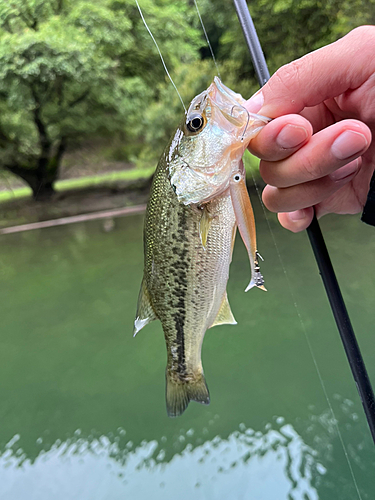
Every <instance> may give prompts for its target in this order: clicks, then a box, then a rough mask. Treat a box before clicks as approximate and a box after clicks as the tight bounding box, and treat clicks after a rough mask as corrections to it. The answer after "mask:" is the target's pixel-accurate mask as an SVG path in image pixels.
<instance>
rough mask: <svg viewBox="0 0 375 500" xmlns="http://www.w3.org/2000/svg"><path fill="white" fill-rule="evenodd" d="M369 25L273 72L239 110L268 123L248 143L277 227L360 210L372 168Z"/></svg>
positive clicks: (372, 43)
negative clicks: (247, 111) (267, 119)
mask: <svg viewBox="0 0 375 500" xmlns="http://www.w3.org/2000/svg"><path fill="white" fill-rule="evenodd" d="M374 51H375V26H361V27H360V28H356V29H355V30H353V31H351V32H350V33H349V34H348V35H346V36H345V37H344V38H342V39H340V40H338V41H337V42H335V43H333V44H331V45H327V46H326V47H323V48H321V49H319V50H317V51H315V52H312V53H310V54H307V55H306V56H304V57H302V58H301V59H298V60H296V61H293V62H292V63H290V64H287V65H285V66H283V67H282V68H280V69H279V70H278V71H277V72H276V73H275V74H274V75H273V76H272V77H271V78H270V80H269V81H268V82H267V83H266V84H265V85H264V87H263V88H262V89H261V91H259V92H258V93H257V94H255V95H254V96H253V97H252V98H251V99H250V100H249V101H247V104H246V107H247V109H248V110H249V111H251V112H253V113H259V114H262V115H265V116H268V117H270V118H274V120H272V121H271V122H270V123H269V124H268V125H266V126H265V127H264V129H263V130H262V131H261V132H260V133H259V134H258V136H257V137H256V138H254V139H253V140H252V141H251V143H250V146H249V149H250V151H251V152H252V153H253V154H255V155H256V156H258V157H259V158H261V162H260V174H261V176H262V177H263V179H264V181H265V182H266V183H267V186H266V187H265V189H264V191H263V201H264V204H265V205H266V207H267V208H268V209H269V210H271V211H273V212H278V217H279V221H280V223H281V225H282V226H284V227H285V228H287V229H290V230H291V231H293V232H298V231H302V230H303V229H306V228H307V227H308V226H309V224H310V222H311V220H312V218H313V214H314V210H313V208H312V207H315V212H316V215H317V217H318V218H319V217H321V216H322V215H325V214H327V213H337V214H347V213H350V214H353V213H358V212H360V211H361V210H362V209H363V206H364V204H365V202H366V197H367V193H368V190H369V185H370V180H371V176H372V173H373V171H374V169H375V141H372V133H373V134H375V58H374Z"/></svg>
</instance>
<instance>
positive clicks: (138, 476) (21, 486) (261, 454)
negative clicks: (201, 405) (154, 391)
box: [0, 419, 326, 500]
mask: <svg viewBox="0 0 375 500" xmlns="http://www.w3.org/2000/svg"><path fill="white" fill-rule="evenodd" d="M282 421H283V419H281V420H279V422H282ZM193 433H194V431H193V430H192V429H190V430H188V431H187V432H186V435H185V436H183V435H181V436H183V437H184V438H185V439H186V440H187V441H188V440H189V439H190V438H191V436H192V434H193ZM125 436H126V433H125V431H124V430H123V429H118V431H117V433H116V435H115V436H112V437H111V438H109V437H108V436H100V437H99V438H93V437H92V436H91V437H88V438H84V437H82V436H81V435H80V431H76V432H75V434H74V436H72V437H71V438H70V439H68V440H67V441H65V442H61V441H60V440H58V441H56V443H55V444H54V445H53V446H52V447H51V448H50V449H49V450H48V451H43V450H42V451H41V452H40V454H39V456H38V457H37V458H36V459H35V460H34V461H33V462H32V461H30V460H28V459H27V457H26V456H25V454H24V452H23V451H22V449H21V448H19V447H17V442H18V441H19V439H20V436H19V435H16V436H14V437H13V438H12V440H11V441H10V442H9V443H8V444H7V445H6V447H5V450H4V451H3V453H2V455H1V457H0V474H1V489H2V492H3V496H2V498H4V499H6V500H16V499H17V500H18V499H21V498H22V499H24V498H27V499H28V500H34V499H35V500H44V499H45V500H47V499H48V500H50V499H51V498H54V499H57V500H58V499H64V500H65V499H71V498H79V499H90V500H103V499H105V498H111V500H117V499H124V498H129V499H133V498H134V499H136V498H137V499H143V498H152V499H153V500H158V499H159V498H160V499H163V500H165V499H169V498H174V497H175V496H176V494H177V496H178V498H179V499H181V500H184V499H189V500H190V499H191V498H194V499H197V500H199V499H208V498H212V499H215V500H220V499H223V500H224V499H225V500H227V499H229V498H231V499H232V498H238V499H240V498H241V499H242V498H246V499H254V500H255V499H262V498H264V499H267V500H272V499H275V500H276V499H290V500H299V499H300V500H306V499H309V500H317V499H318V494H317V491H316V489H315V488H314V487H313V481H315V480H316V478H317V476H319V475H324V474H325V472H326V471H325V468H324V467H323V465H322V464H320V463H319V462H318V461H317V458H316V452H315V451H314V450H312V449H311V448H310V447H308V446H307V445H306V444H305V443H304V441H303V440H302V438H301V437H300V436H299V435H298V434H297V432H296V431H295V430H294V428H293V427H292V426H291V425H290V424H284V425H277V428H272V427H271V425H270V424H268V425H267V426H266V430H265V432H260V431H257V432H255V431H254V430H253V429H250V428H246V427H245V426H244V424H241V425H240V430H239V431H236V432H233V433H232V434H230V435H229V437H228V438H226V439H222V438H220V437H219V436H216V437H215V438H214V439H212V440H211V441H206V442H205V443H203V444H202V445H199V446H197V447H195V448H194V447H193V445H192V444H191V443H189V444H187V446H186V448H185V449H184V450H183V451H182V452H181V453H179V454H176V455H174V456H173V458H172V459H171V460H170V461H169V462H165V461H164V460H165V456H166V439H165V438H164V439H163V438H162V439H161V440H160V442H159V443H158V442H157V441H156V440H153V441H149V442H147V441H143V442H142V443H141V444H140V445H139V446H137V447H135V448H133V445H132V443H131V442H130V441H126V439H125ZM39 444H42V443H41V438H39Z"/></svg>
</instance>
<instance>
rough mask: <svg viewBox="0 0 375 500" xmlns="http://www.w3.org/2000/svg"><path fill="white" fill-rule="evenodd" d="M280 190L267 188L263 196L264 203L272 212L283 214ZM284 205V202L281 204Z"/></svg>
mask: <svg viewBox="0 0 375 500" xmlns="http://www.w3.org/2000/svg"><path fill="white" fill-rule="evenodd" d="M279 191H280V190H279V189H277V188H271V189H270V188H269V186H268V187H267V186H266V187H265V189H264V191H263V195H262V199H263V203H264V204H265V206H266V207H267V208H268V210H270V211H271V212H282V210H280V192H279ZM281 205H282V202H281Z"/></svg>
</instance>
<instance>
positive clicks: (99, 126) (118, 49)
mask: <svg viewBox="0 0 375 500" xmlns="http://www.w3.org/2000/svg"><path fill="white" fill-rule="evenodd" d="M143 3H144V5H145V11H146V12H147V17H148V22H149V24H150V27H151V29H152V30H153V32H154V33H155V34H159V35H160V36H159V37H158V42H159V44H160V48H161V50H162V52H163V53H164V54H165V59H166V60H167V61H168V64H169V66H170V68H173V67H174V66H175V65H177V64H183V63H189V62H191V61H192V60H194V59H195V58H197V48H198V47H199V43H200V39H199V35H198V32H197V31H196V30H195V29H194V28H193V27H191V26H190V24H189V16H188V15H186V12H185V11H186V8H185V7H184V6H182V8H179V5H180V4H179V2H177V1H176V2H174V3H173V2H168V3H166V2H164V1H163V0H160V1H159V2H151V1H145V2H143ZM154 68H155V71H154V70H153V69H154ZM164 80H165V74H164V70H162V68H160V59H159V55H158V53H157V51H156V49H155V47H154V46H153V44H152V41H151V39H150V37H149V35H148V33H147V31H146V30H145V28H144V25H143V23H142V21H141V19H140V16H139V13H138V10H137V8H136V5H135V3H134V2H133V1H130V0H97V1H88V0H78V1H73V0H71V1H69V0H67V1H53V0H14V1H12V3H11V4H10V5H9V2H8V0H0V111H1V116H0V146H1V148H0V163H1V164H2V166H3V167H5V168H7V169H9V170H11V171H13V172H15V173H17V174H19V175H21V174H22V171H23V173H24V174H25V175H21V176H22V177H23V178H24V179H25V180H26V181H27V182H28V183H29V184H30V185H31V187H32V188H33V190H34V191H38V192H40V191H41V189H43V185H42V184H46V183H47V184H49V185H51V183H52V182H53V181H54V179H55V178H56V176H57V168H58V164H59V162H60V161H61V156H62V153H63V150H64V149H65V147H66V144H67V142H68V141H77V140H79V139H80V138H82V137H84V136H88V135H90V136H92V135H95V134H102V135H103V134H107V135H109V134H114V133H116V132H117V131H127V130H130V131H132V130H133V129H134V127H136V126H138V123H139V117H140V116H141V115H142V113H143V110H144V109H145V107H147V106H148V105H149V103H150V102H152V100H154V99H155V98H156V97H157V93H156V88H155V86H157V84H158V82H162V81H164ZM133 135H134V134H133V132H132V136H133ZM35 179H36V181H35V182H34V180H35ZM31 182H32V183H33V184H31Z"/></svg>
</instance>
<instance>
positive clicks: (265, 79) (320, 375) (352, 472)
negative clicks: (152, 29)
mask: <svg viewBox="0 0 375 500" xmlns="http://www.w3.org/2000/svg"><path fill="white" fill-rule="evenodd" d="M194 4H195V6H196V9H197V12H198V15H199V19H200V21H201V25H202V29H203V32H204V34H205V37H206V40H207V43H208V45H209V47H210V48H211V44H210V42H209V39H208V35H207V32H206V30H205V28H204V24H203V21H202V18H201V16H200V14H199V10H198V6H197V3H196V0H194ZM258 43H259V41H258ZM259 48H260V44H259ZM260 50H261V48H260ZM211 55H212V58H213V61H214V63H215V66H216V68H217V64H216V60H215V56H214V54H213V52H212V51H211ZM258 64H259V66H261V69H262V72H264V71H265V73H264V74H263V79H264V83H265V82H266V81H267V80H268V78H269V74H268V71H267V70H266V69H265V68H264V67H262V65H261V64H260V62H259V61H258ZM219 76H220V75H219ZM243 162H244V165H245V158H244V157H243ZM251 175H252V178H253V182H254V186H255V189H256V192H257V195H258V198H259V201H260V203H261V206H262V210H263V214H264V217H265V219H266V222H267V225H268V229H269V231H270V234H271V237H272V240H273V244H274V246H275V249H276V253H277V255H278V259H279V261H280V265H281V268H282V270H283V273H284V275H285V279H286V281H287V285H288V289H289V293H290V295H291V298H292V302H293V305H294V308H295V311H296V314H297V317H298V320H299V322H300V325H301V329H302V331H303V333H304V336H305V339H306V343H307V346H308V349H309V352H310V355H311V357H312V360H313V363H314V366H315V370H316V373H317V375H318V379H319V382H320V385H321V388H322V391H323V394H324V397H325V399H326V402H327V405H328V408H329V411H330V413H331V416H332V419H333V423H334V427H335V429H336V432H337V435H338V437H339V440H340V443H341V446H342V449H343V452H344V456H345V459H346V462H347V464H348V468H349V471H350V475H351V477H352V480H353V484H354V487H355V489H356V492H357V495H358V498H359V500H362V496H361V493H360V491H359V487H358V484H357V481H356V478H355V475H354V470H353V467H352V464H351V461H350V458H349V454H348V451H347V449H346V446H345V443H344V439H343V437H342V434H341V431H340V429H339V426H338V420H337V418H336V415H335V412H334V410H333V406H332V404H331V401H330V399H329V396H328V392H327V389H326V386H325V384H324V380H323V377H322V374H321V371H320V369H319V366H318V362H317V359H316V356H315V354H314V351H313V348H312V345H311V342H310V338H309V336H308V333H307V330H306V327H305V324H304V321H303V319H302V315H301V313H300V310H299V306H298V304H297V301H296V298H295V295H294V292H293V288H292V285H291V282H290V279H289V275H288V272H287V270H286V267H285V265H284V262H283V259H282V257H281V253H280V250H279V247H278V245H277V242H276V238H275V235H274V232H273V230H272V227H271V224H270V222H269V219H268V216H267V212H266V209H265V206H264V204H263V201H262V196H261V193H260V190H259V188H258V185H257V183H256V180H255V177H254V175H253V172H251Z"/></svg>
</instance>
